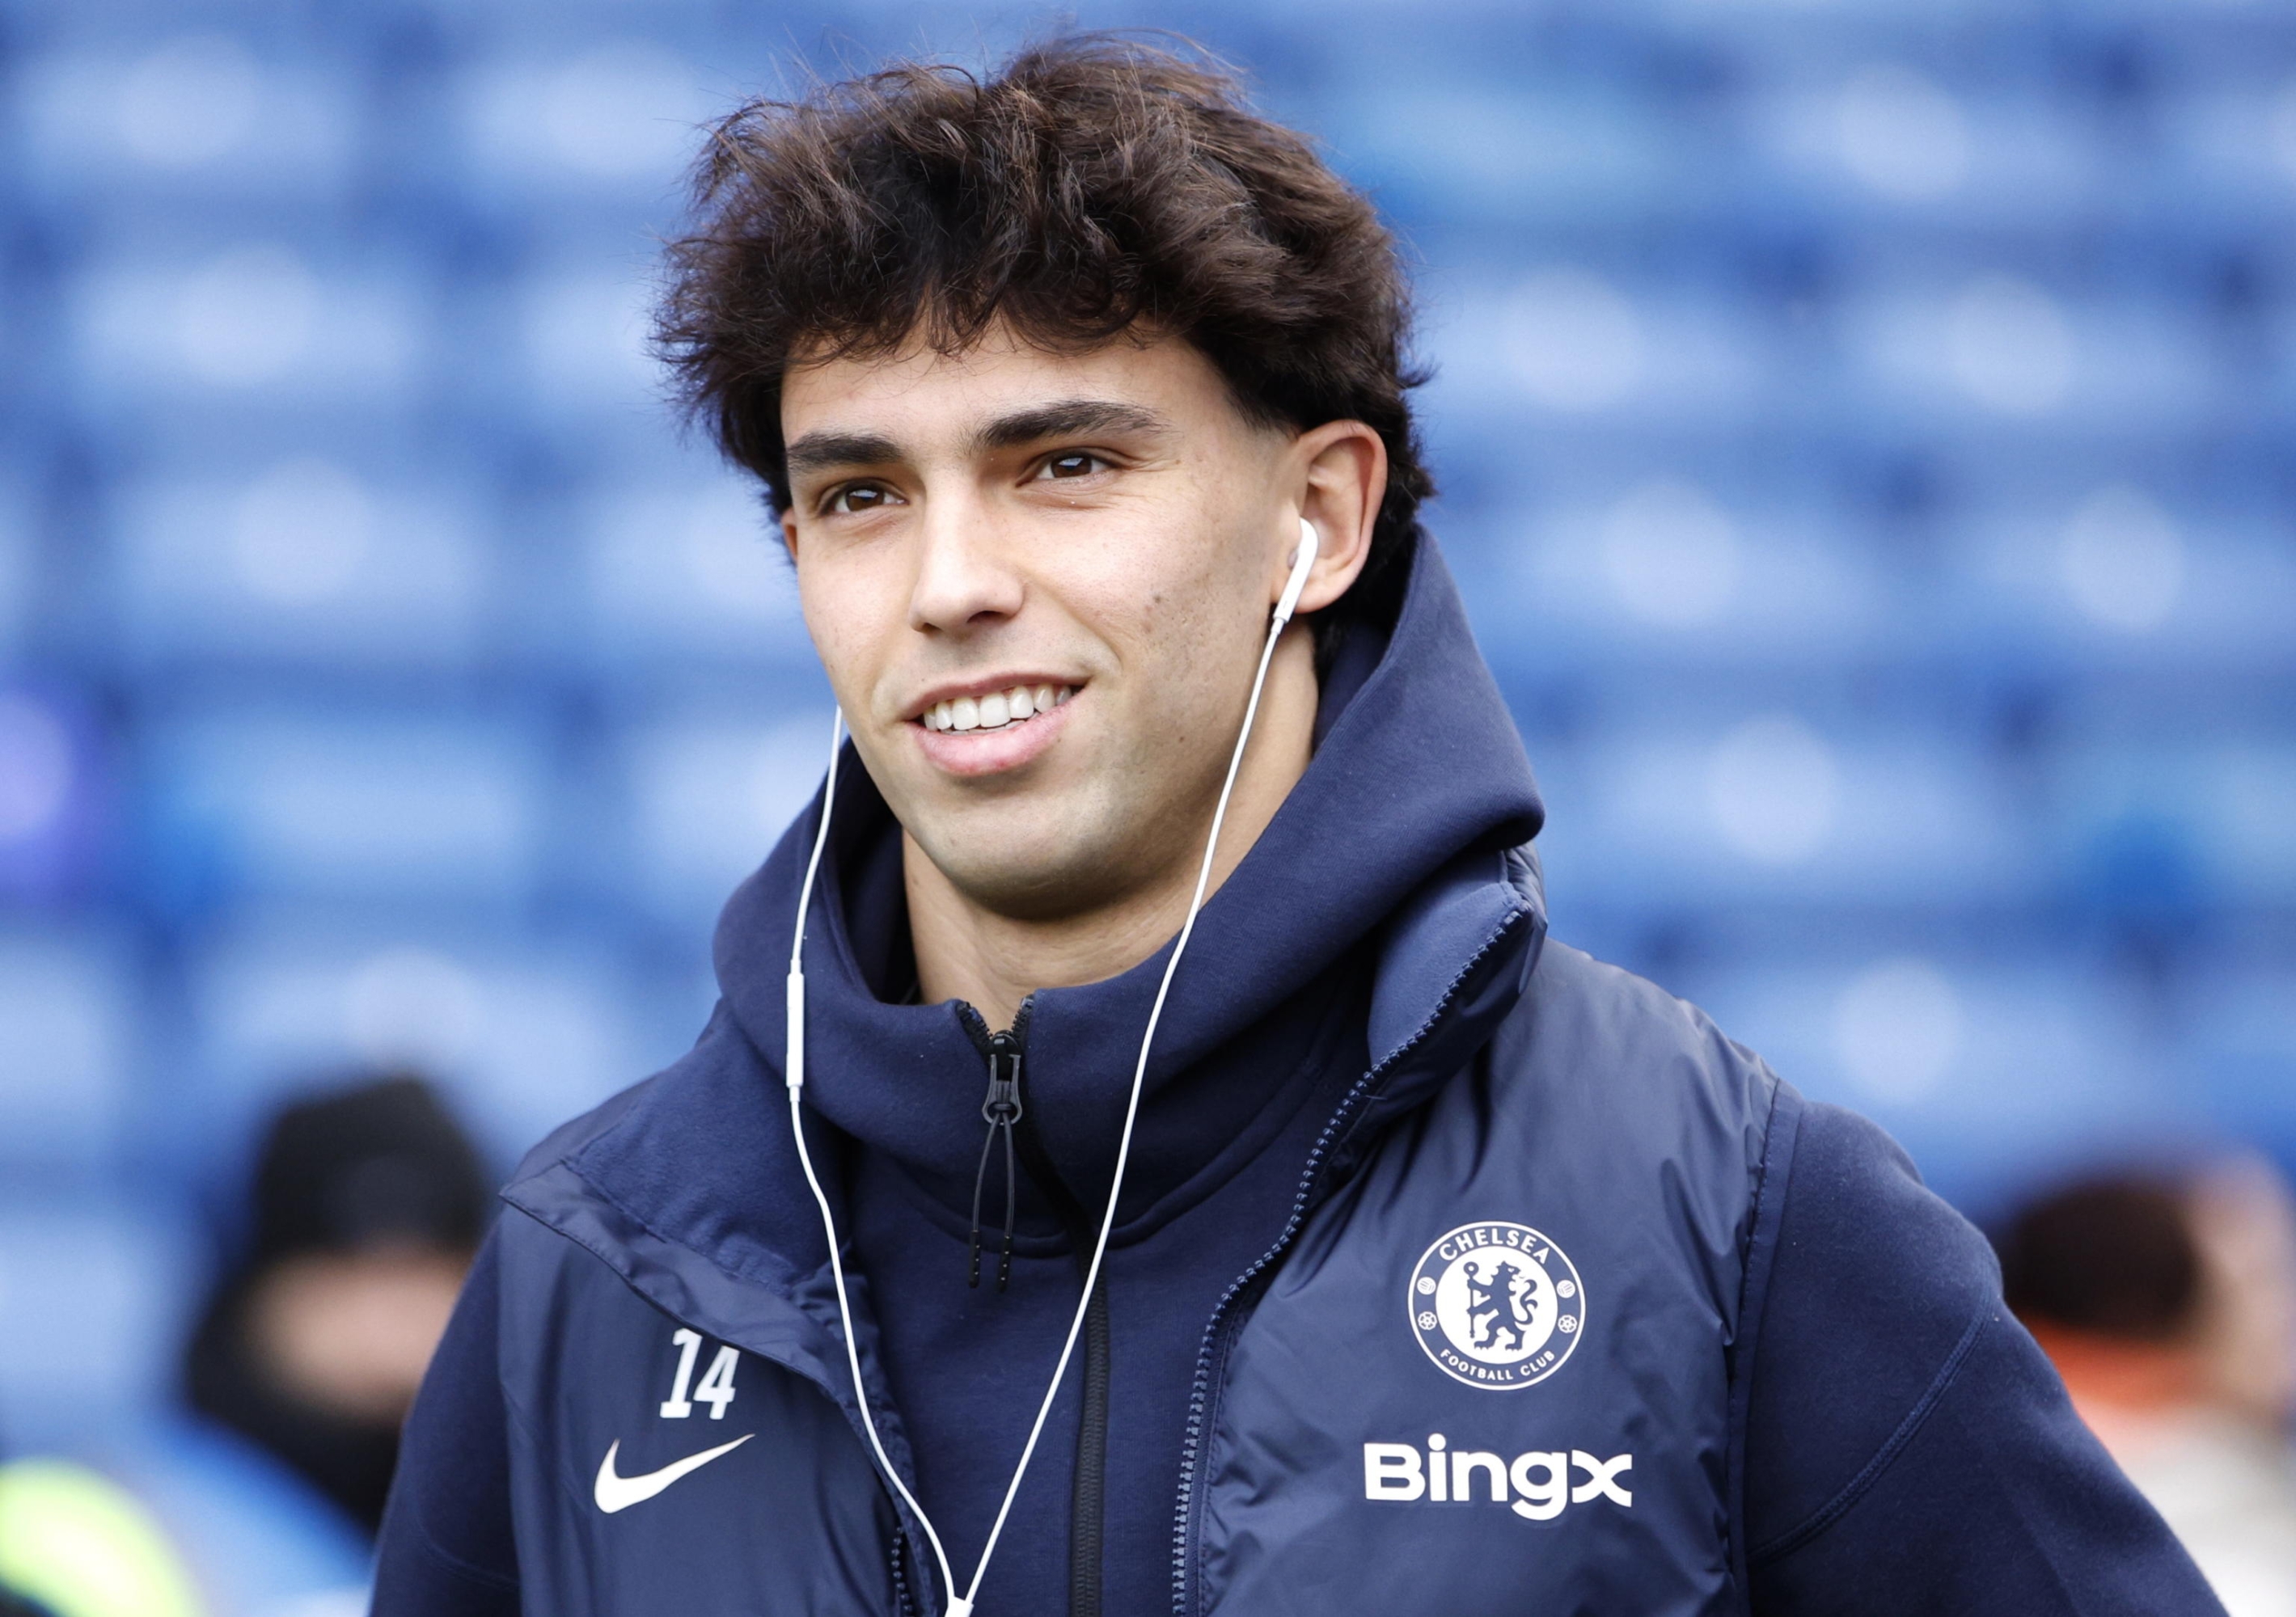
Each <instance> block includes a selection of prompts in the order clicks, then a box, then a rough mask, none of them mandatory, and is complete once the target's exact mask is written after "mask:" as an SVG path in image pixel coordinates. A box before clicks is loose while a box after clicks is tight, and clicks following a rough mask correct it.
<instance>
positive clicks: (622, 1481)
mask: <svg viewBox="0 0 2296 1617" xmlns="http://www.w3.org/2000/svg"><path fill="white" fill-rule="evenodd" d="M755 1436H757V1433H754V1432H752V1433H749V1435H748V1436H746V1437H737V1438H735V1439H734V1441H732V1442H730V1443H720V1444H718V1445H717V1447H716V1448H715V1449H704V1450H702V1451H701V1453H699V1454H689V1455H687V1456H686V1457H685V1458H684V1459H682V1460H676V1461H673V1462H671V1463H670V1464H669V1465H667V1466H663V1467H662V1468H661V1469H660V1470H659V1471H649V1472H647V1473H646V1474H644V1476H616V1475H615V1474H614V1457H615V1456H616V1455H617V1454H619V1453H620V1452H621V1451H622V1443H621V1440H620V1439H619V1438H616V1439H615V1440H614V1441H612V1442H611V1443H610V1444H608V1445H607V1447H606V1458H604V1459H603V1460H601V1461H599V1462H598V1482H597V1486H596V1487H595V1488H594V1490H592V1493H593V1497H594V1498H595V1499H597V1501H598V1508H599V1509H601V1510H603V1511H604V1512H605V1513H606V1514H607V1515H613V1514H614V1512H616V1511H618V1510H627V1509H628V1508H629V1507H631V1506H633V1505H635V1504H638V1503H640V1502H642V1501H644V1500H646V1499H652V1498H653V1496H654V1495H656V1494H658V1493H660V1491H661V1490H663V1489H665V1488H667V1487H668V1486H669V1485H670V1484H671V1483H672V1482H676V1481H677V1479H678V1478H680V1477H682V1476H689V1475H691V1474H693V1473H694V1472H696V1471H699V1470H701V1467H702V1466H706V1465H708V1464H709V1462H710V1461H711V1460H714V1459H716V1458H717V1457H718V1456H719V1455H721V1454H731V1453H733V1452H734V1450H736V1449H738V1448H740V1447H741V1446H742V1444H743V1443H746V1442H748V1441H750V1438H752V1437H755Z"/></svg>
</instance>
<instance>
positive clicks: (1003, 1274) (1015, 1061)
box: [965, 1033, 1021, 1292]
mask: <svg viewBox="0 0 2296 1617" xmlns="http://www.w3.org/2000/svg"><path fill="white" fill-rule="evenodd" d="M1003 1042H1005V1036H1004V1035H1003V1034H1001V1033H1000V1034H998V1035H997V1037H996V1039H995V1040H993V1041H991V1049H990V1050H989V1052H988V1098H987V1099H985V1100H983V1101H982V1102H981V1103H980V1115H981V1116H982V1117H983V1118H985V1119H987V1120H988V1137H987V1138H986V1139H983V1140H982V1141H981V1142H980V1167H979V1168H978V1169H976V1170H974V1172H973V1175H972V1270H971V1273H970V1275H969V1276H968V1277H967V1278H966V1280H965V1284H966V1285H967V1286H979V1285H980V1189H981V1187H982V1186H983V1185H985V1184H986V1183H988V1156H989V1153H990V1152H991V1151H993V1150H994V1149H995V1148H996V1139H997V1137H998V1136H999V1135H1002V1136H1003V1137H1004V1139H1005V1248H1004V1251H1003V1253H1002V1254H999V1256H998V1259H997V1263H996V1289H997V1290H998V1291H1000V1292H1001V1291H1003V1290H1004V1289H1005V1286H1007V1285H1008V1284H1009V1283H1010V1282H1011V1280H1012V1278H1013V1209H1014V1205H1015V1200H1016V1198H1017V1196H1019V1193H1020V1180H1019V1170H1018V1169H1017V1168H1016V1166H1015V1165H1014V1162H1013V1124H1014V1123H1018V1122H1020V1121H1021V1052H1020V1051H1019V1050H1018V1049H996V1048H994V1046H995V1045H996V1044H1001V1043H1003Z"/></svg>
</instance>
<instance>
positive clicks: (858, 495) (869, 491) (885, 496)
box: [829, 483, 893, 515]
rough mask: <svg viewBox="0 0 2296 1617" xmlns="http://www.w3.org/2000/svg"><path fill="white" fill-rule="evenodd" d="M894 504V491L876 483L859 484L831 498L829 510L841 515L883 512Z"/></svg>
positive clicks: (842, 489)
mask: <svg viewBox="0 0 2296 1617" xmlns="http://www.w3.org/2000/svg"><path fill="white" fill-rule="evenodd" d="M892 503H893V491H892V490H891V489H890V488H886V487H883V486H881V485H878V484H874V483H857V484H855V485H853V486H851V487H850V488H840V489H839V490H838V491H837V492H836V493H835V494H832V495H830V497H829V509H830V510H832V511H835V512H838V513H840V514H841V515H854V514H857V513H859V512H862V511H873V510H883V509H884V508H885V507H886V506H888V505H890V504H892Z"/></svg>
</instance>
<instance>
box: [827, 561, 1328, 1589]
mask: <svg viewBox="0 0 2296 1617" xmlns="http://www.w3.org/2000/svg"><path fill="white" fill-rule="evenodd" d="M1317 544H1318V542H1317V538H1316V525H1315V524H1314V523H1312V522H1309V521H1308V519H1306V518H1304V517H1303V518H1301V519H1300V545H1299V548H1298V550H1296V551H1294V552H1293V553H1292V573H1291V576H1290V577H1288V578H1287V579H1285V580H1284V584H1283V594H1282V595H1281V596H1280V597H1278V598H1277V600H1276V602H1275V615H1274V617H1273V618H1272V619H1271V620H1270V622H1269V624H1268V628H1267V644H1266V645H1265V646H1263V647H1261V648H1260V652H1259V670H1258V672H1256V673H1255V674H1253V675H1252V677H1251V700H1250V701H1249V702H1248V703H1246V704H1245V706H1244V709H1243V728H1242V731H1240V732H1239V733H1238V734H1237V736H1236V738H1235V751H1234V755H1231V756H1230V757H1229V759H1228V762H1227V779H1226V780H1225V781H1224V782H1222V784H1221V786H1220V795H1219V804H1218V806H1217V807H1216V808H1214V809H1213V811H1212V829H1211V835H1210V837H1207V838H1206V839H1205V841H1204V857H1203V862H1202V864H1201V866H1200V867H1199V868H1198V869H1197V871H1196V888H1195V892H1194V893H1193V894H1192V895H1191V896H1190V898H1189V900H1188V914H1187V919H1185V921H1183V922H1182V923H1181V926H1180V935H1179V937H1178V938H1177V940H1176V941H1175V942H1174V943H1173V944H1172V954H1171V958H1170V959H1169V960H1166V961H1165V962H1164V977H1163V980H1162V981H1161V982H1160V983H1159V984H1157V985H1156V1000H1155V1003H1154V1005H1153V1006H1152V1008H1151V1009H1149V1012H1148V1025H1147V1028H1146V1029H1145V1031H1144V1032H1143V1033H1141V1035H1140V1058H1139V1060H1138V1061H1136V1063H1134V1065H1133V1068H1132V1093H1131V1096H1130V1098H1128V1100H1127V1101H1126V1103H1125V1107H1124V1131H1123V1133H1122V1134H1121V1135H1119V1137H1118V1139H1117V1143H1116V1175H1115V1178H1114V1179H1113V1180H1111V1181H1110V1184H1109V1187H1108V1210H1107V1212H1106V1213H1103V1215H1102V1217H1101V1221H1100V1235H1099V1237H1098V1238H1097V1239H1096V1240H1095V1241H1094V1243H1093V1247H1092V1262H1091V1264H1090V1265H1089V1266H1088V1267H1087V1269H1086V1270H1085V1276H1084V1295H1083V1297H1082V1298H1081V1299H1080V1300H1079V1301H1078V1303H1077V1311H1076V1317H1075V1318H1074V1319H1070V1321H1069V1334H1068V1340H1067V1341H1066V1342H1064V1343H1062V1344H1061V1357H1060V1362H1059V1363H1058V1364H1056V1365H1054V1367H1053V1379H1052V1384H1051V1385H1049V1386H1047V1387H1046V1389H1045V1398H1044V1401H1043V1402H1042V1403H1040V1404H1038V1405H1037V1418H1036V1422H1035V1424H1034V1425H1031V1426H1030V1427H1029V1441H1028V1442H1027V1444H1026V1445H1025V1446H1024V1447H1023V1448H1022V1449H1021V1463H1020V1464H1019V1465H1018V1466H1014V1467H1013V1481H1012V1482H1010V1483H1009V1484H1008V1485H1007V1486H1006V1487H1005V1500H1004V1503H1003V1504H1002V1505H1000V1506H998V1507H997V1510H996V1524H995V1525H994V1526H992V1527H991V1528H990V1529H989V1530H988V1543H986V1544H985V1545H983V1546H982V1547H981V1550H980V1564H978V1565H976V1566H975V1567H974V1568H973V1569H972V1583H971V1584H970V1585H968V1586H967V1587H966V1588H965V1591H964V1594H963V1595H959V1594H957V1593H956V1580H955V1577H954V1576H952V1575H951V1573H950V1572H949V1565H948V1552H947V1550H945V1549H943V1548H941V1542H940V1534H939V1533H938V1532H936V1531H934V1530H933V1524H932V1520H931V1517H929V1516H927V1515H925V1509H924V1507H923V1506H922V1505H920V1504H919V1503H917V1499H916V1496H915V1495H914V1494H913V1493H911V1492H910V1491H909V1489H908V1484H907V1483H906V1482H902V1481H901V1474H900V1473H899V1472H898V1471H897V1470H896V1469H894V1466H893V1462H892V1460H891V1458H890V1457H888V1456H887V1454H886V1453H885V1444H884V1440H883V1439H881V1438H880V1437H879V1436H878V1435H877V1417H876V1416H875V1415H874V1414H873V1413H872V1412H871V1410H870V1408H869V1391H868V1388H867V1387H866V1386H865V1385H864V1384H863V1383H862V1380H861V1354H860V1350H859V1349H858V1348H857V1346H856V1345H855V1343H854V1335H853V1311H852V1307H851V1305H850V1304H849V1303H848V1302H847V1300H846V1294H845V1261H844V1259H843V1258H842V1257H841V1256H840V1255H839V1253H838V1250H837V1220H836V1217H835V1215H834V1214H833V1213H832V1212H831V1211H830V1206H829V1197H828V1196H827V1194H826V1193H824V1191H823V1189H822V1188H821V1179H820V1176H819V1175H817V1174H816V1173H815V1172H814V1169H813V1156H812V1153H811V1152H809V1151H808V1150H807V1149H806V1143H805V1118H804V1115H803V1114H802V1113H801V1112H800V1110H799V1092H800V1091H801V1090H803V1089H804V1088H805V919H806V913H807V911H808V909H809V908H810V907H811V905H812V902H813V883H814V878H815V876H816V873H817V872H818V871H819V870H820V869H821V854H822V850H823V849H824V847H826V846H827V845H828V843H829V811H830V807H831V805H832V804H833V803H834V802H835V801H836V796H837V755H838V752H839V750H840V747H841V745H842V743H843V740H844V735H845V715H844V714H843V713H842V712H841V711H840V712H839V713H837V714H834V715H832V717H831V719H830V722H829V779H828V781H827V782H826V784H824V786H823V788H822V791H821V823H820V825H819V826H818V827H816V829H815V831H814V836H813V853H812V856H811V857H810V858H808V860H807V861H806V864H805V884H804V886H801V887H799V889H798V900H797V935H796V936H795V937H794V938H793V939H792V940H791V943H790V968H789V979H788V983H787V996H788V1000H787V1003H788V1011H787V1024H788V1042H787V1044H786V1046H785V1047H784V1050H783V1076H784V1077H785V1079H786V1080H787V1082H788V1085H789V1103H790V1128H791V1132H793V1133H794V1134H795V1135H796V1136H797V1155H798V1161H799V1163H800V1164H803V1166H804V1168H805V1182H806V1183H807V1184H808V1185H809V1186H811V1187H812V1188H813V1200H814V1205H816V1206H817V1207H819V1208H820V1209H821V1228H822V1231H823V1233H824V1235H826V1236H827V1237H828V1238H829V1270H830V1274H831V1275H832V1278H834V1279H835V1280H836V1283H837V1319H838V1324H839V1326H840V1327H841V1328H842V1329H843V1331H844V1333H845V1362H846V1365H847V1368H849V1369H850V1370H851V1371H852V1373H853V1396H854V1399H855V1401H857V1403H858V1404H859V1405H860V1408H861V1424H862V1425H863V1426H864V1427H865V1428H866V1429H867V1431H868V1433H869V1446H870V1448H871V1449H872V1450H874V1451H875V1453H876V1456H877V1465H878V1466H879V1468H880V1469H881V1470H882V1471H883V1472H884V1474H885V1480H886V1481H887V1482H890V1483H892V1485H893V1490H894V1491H895V1492H897V1493H898V1494H899V1495H900V1496H901V1502H902V1503H903V1504H905V1505H906V1506H907V1507H909V1512H910V1514H911V1515H914V1516H915V1517H916V1519H917V1523H918V1525H919V1526H921V1527H922V1528H923V1529H924V1531H925V1539H926V1541H927V1542H928V1543H929V1544H931V1546H932V1553H933V1559H934V1560H935V1561H936V1562H937V1563H939V1567H940V1582H941V1587H942V1588H945V1589H947V1590H948V1591H949V1601H948V1605H947V1611H946V1613H945V1617H972V1603H973V1600H974V1598H975V1597H978V1596H979V1594H980V1580H981V1579H983V1578H984V1577H986V1576H988V1558H989V1557H990V1556H993V1555H995V1554H996V1540H997V1539H999V1538H1001V1537H1002V1536H1003V1535H1004V1532H1005V1518H1006V1517H1007V1516H1008V1515H1011V1514H1012V1510H1013V1499H1015V1498H1016V1497H1017V1496H1018V1495H1019V1494H1020V1491H1021V1478H1022V1477H1024V1476H1026V1475H1027V1474H1028V1472H1029V1460H1030V1459H1031V1458H1034V1457H1035V1455H1036V1452H1037V1439H1038V1438H1039V1437H1041V1436H1043V1435H1044V1431H1045V1421H1046V1417H1049V1416H1050V1415H1051V1414H1052V1409H1053V1401H1054V1398H1055V1397H1056V1396H1058V1394H1059V1392H1060V1390H1061V1381H1062V1377H1063V1376H1066V1375H1067V1374H1068V1369H1069V1360H1070V1357H1072V1356H1073V1355H1074V1353H1075V1352H1076V1344H1077V1337H1078V1335H1079V1334H1080V1333H1081V1332H1082V1331H1083V1329H1084V1322H1085V1316H1086V1314H1087V1311H1089V1310H1090V1309H1091V1307H1092V1294H1093V1288H1094V1287H1095V1286H1097V1285H1098V1284H1099V1283H1100V1265H1101V1260H1102V1258H1103V1257H1104V1256H1105V1255H1106V1254H1107V1252H1108V1237H1109V1232H1110V1231H1111V1230H1112V1229H1114V1228H1115V1227H1116V1203H1117V1198H1118V1197H1119V1196H1121V1195H1122V1194H1123V1190H1124V1170H1125V1165H1126V1164H1127V1162H1128V1160H1129V1159H1130V1157H1131V1155H1132V1126H1133V1124H1134V1123H1135V1122H1136V1121H1137V1119H1138V1118H1139V1115H1140V1090H1141V1086H1142V1084H1143V1083H1144V1082H1145V1081H1146V1079H1147V1075H1148V1052H1149V1049H1150V1048H1151V1047H1152V1045H1153V1044H1154V1043H1155V1041H1156V1024H1157V1023H1158V1022H1159V1021H1160V1020H1161V1019H1162V1017H1163V1015H1164V999H1165V996H1166V995H1167V994H1168V993H1169V992H1171V987H1172V975H1173V973H1175V972H1176V971H1177V970H1178V969H1179V968H1180V956H1181V955H1182V953H1184V952H1185V951H1186V949H1187V947H1188V937H1189V935H1190V934H1192V933H1193V932H1194V931H1195V929H1196V912H1197V911H1200V910H1201V909H1202V908H1203V904H1204V891H1205V889H1206V888H1207V887H1209V886H1210V885H1211V878H1212V858H1213V855H1214V854H1215V853H1218V849H1219V835H1220V826H1221V825H1222V823H1223V822H1225V821H1226V819H1227V803H1228V798H1229V796H1231V795H1232V794H1233V793H1234V790H1235V777H1236V772H1237V771H1238V770H1239V769H1240V768H1242V764H1243V749H1244V746H1245V744H1246V743H1247V742H1249V741H1250V740H1251V725H1252V721H1253V720H1254V719H1256V718H1258V717H1259V693H1260V689H1261V687H1262V686H1264V685H1266V684H1267V665H1268V663H1269V662H1270V660H1272V659H1273V658H1274V657H1275V642H1276V641H1277V639H1278V638H1279V637H1281V636H1282V634H1283V626H1284V625H1286V624H1288V623H1290V622H1291V621H1292V613H1293V611H1295V610H1296V609H1297V608H1298V607H1299V605H1300V592H1301V591H1302V590H1304V589H1306V588H1307V587H1308V573H1309V572H1310V571H1312V570H1313V569H1314V568H1315V565H1316V549H1317Z"/></svg>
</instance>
